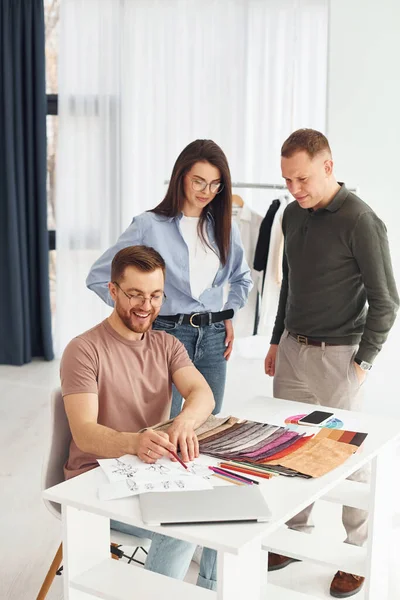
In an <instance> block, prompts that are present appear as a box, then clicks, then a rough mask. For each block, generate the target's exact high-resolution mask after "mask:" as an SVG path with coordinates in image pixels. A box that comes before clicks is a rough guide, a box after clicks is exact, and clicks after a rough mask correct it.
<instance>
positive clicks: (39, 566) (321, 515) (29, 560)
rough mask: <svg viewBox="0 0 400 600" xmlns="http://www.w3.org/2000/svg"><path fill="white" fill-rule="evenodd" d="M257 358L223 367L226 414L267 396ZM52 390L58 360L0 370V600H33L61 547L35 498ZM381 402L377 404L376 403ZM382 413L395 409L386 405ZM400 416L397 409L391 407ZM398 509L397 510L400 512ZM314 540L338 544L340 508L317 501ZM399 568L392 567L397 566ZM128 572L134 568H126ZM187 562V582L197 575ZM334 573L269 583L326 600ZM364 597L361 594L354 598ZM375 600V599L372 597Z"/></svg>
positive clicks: (57, 585) (303, 573)
mask: <svg viewBox="0 0 400 600" xmlns="http://www.w3.org/2000/svg"><path fill="white" fill-rule="evenodd" d="M262 367H263V364H262V361H261V360H260V359H243V358H240V357H239V356H238V355H236V356H234V357H233V359H232V360H231V362H230V364H229V371H228V381H227V391H226V401H225V407H224V409H225V412H231V413H232V414H234V410H235V407H237V406H238V405H240V404H241V403H244V402H246V400H248V399H250V398H252V397H254V396H256V395H272V388H271V380H270V379H269V378H267V377H266V376H265V375H264V374H263V370H262ZM57 385H58V362H57V361H54V362H52V363H44V362H34V363H32V364H30V365H26V366H24V367H22V368H18V367H5V366H0V398H1V400H0V440H1V441H0V445H1V447H0V490H1V493H0V532H1V536H0V599H1V600H33V599H35V598H36V595H37V593H38V590H39V588H40V586H41V583H42V581H43V578H44V576H45V574H46V572H47V569H48V567H49V565H50V562H51V560H52V558H53V555H54V553H55V551H56V549H57V547H58V545H59V542H60V523H59V521H57V520H56V519H55V518H54V517H53V516H52V515H50V513H48V512H47V510H46V508H45V507H44V505H43V502H42V500H41V484H40V474H41V463H42V456H43V452H44V448H45V447H46V441H47V435H48V405H49V395H50V391H51V390H52V388H54V387H56V386H57ZM380 404H381V403H380ZM385 412H387V413H390V412H393V410H392V407H391V406H386V409H385ZM397 414H398V415H399V416H400V407H399V408H398V409H397ZM399 512H400V509H399ZM314 520H315V522H316V526H317V531H316V535H321V536H324V537H321V543H326V541H327V540H328V539H329V537H330V536H333V537H335V538H336V539H343V536H344V530H343V528H342V525H341V521H340V507H338V506H334V505H330V504H328V503H326V502H319V503H317V506H316V510H315V519H314ZM399 543H400V515H396V516H395V519H394V528H393V532H392V548H391V571H390V573H391V574H390V585H391V594H390V598H391V599H392V598H393V599H396V598H400V572H399V571H400V570H399V569H398V556H399V552H398V548H399ZM396 563H397V564H396ZM132 568H135V567H133V566H132ZM197 568H198V567H197V565H196V564H195V563H192V566H191V568H190V571H189V573H188V580H190V581H193V580H195V578H196V570H197ZM333 574H334V572H333V571H331V570H329V569H326V568H322V567H316V566H314V565H312V566H311V564H307V563H296V564H293V565H290V566H289V567H288V568H287V569H284V570H282V571H280V572H278V573H273V574H271V575H270V581H271V582H272V583H277V584H281V585H283V586H285V587H289V588H293V589H297V590H299V591H302V592H304V593H309V594H314V595H315V596H316V597H320V598H330V596H329V593H328V589H329V583H330V580H331V577H332V576H333ZM356 597H357V599H358V600H362V598H363V594H362V593H360V594H359V595H358V596H356ZM47 598H48V600H62V598H63V593H62V577H56V579H55V581H54V583H53V586H52V588H51V590H50V592H49V594H48V596H47ZM376 600H379V599H378V598H377V599H376Z"/></svg>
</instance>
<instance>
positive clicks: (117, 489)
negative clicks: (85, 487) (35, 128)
mask: <svg viewBox="0 0 400 600" xmlns="http://www.w3.org/2000/svg"><path fill="white" fill-rule="evenodd" d="M212 487H213V486H212V485H211V483H210V481H208V480H207V479H204V478H203V477H196V475H193V476H192V477H188V476H186V477H185V476H184V477H181V478H179V477H177V478H176V479H169V478H165V477H164V478H160V479H159V480H158V481H147V482H145V481H135V480H134V479H132V478H130V477H128V478H127V479H125V480H123V481H114V482H113V483H105V484H104V485H101V486H100V487H99V489H98V496H99V499H100V500H116V499H117V498H126V497H128V496H136V495H137V494H145V493H148V492H179V491H181V492H188V491H195V490H209V489H212Z"/></svg>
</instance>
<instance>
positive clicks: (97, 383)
mask: <svg viewBox="0 0 400 600" xmlns="http://www.w3.org/2000/svg"><path fill="white" fill-rule="evenodd" d="M164 276H165V263H164V260H163V259H162V257H161V256H160V255H159V254H158V252H156V251H155V250H154V249H153V248H149V247H146V246H131V247H128V248H124V249H123V250H121V251H120V252H118V253H117V254H116V256H115V257H114V260H113V262H112V268H111V280H112V281H111V282H110V283H109V284H108V285H109V290H110V294H111V296H112V298H113V300H114V311H113V312H112V314H111V315H110V317H109V318H108V319H106V320H105V321H103V322H102V323H100V324H99V325H97V326H96V327H94V328H93V329H90V330H89V331H86V332H85V333H83V334H82V335H79V336H78V337H76V338H74V339H73V340H72V341H71V342H70V343H69V344H68V346H67V348H66V349H65V351H64V354H63V357H62V361H61V387H62V394H63V398H64V404H65V410H66V413H67V417H68V421H69V425H70V428H71V433H72V438H73V440H72V441H71V447H70V453H69V458H68V461H67V463H66V465H65V476H66V478H67V479H68V478H70V477H74V476H75V475H79V474H81V473H84V472H85V471H88V470H89V469H94V468H95V467H97V466H98V464H97V462H96V459H97V458H114V457H119V456H123V455H124V454H136V455H137V456H138V457H139V458H140V459H141V460H143V461H144V462H146V463H154V462H155V461H156V460H157V459H158V458H160V457H162V456H168V457H171V454H170V450H172V451H176V450H177V448H179V450H180V452H181V455H182V459H183V460H184V461H188V460H193V459H194V458H196V457H197V456H198V455H199V446H198V441H197V437H196V435H195V433H194V430H195V429H196V428H197V427H199V426H200V425H201V424H202V423H203V422H204V421H205V420H206V419H207V417H208V416H209V415H210V414H211V412H212V410H213V408H214V399H213V395H212V392H211V389H210V387H209V386H208V384H207V382H206V380H205V379H204V377H203V376H202V375H201V373H199V371H197V369H196V368H195V367H194V366H193V364H192V362H191V361H190V359H189V357H188V354H187V352H186V350H185V348H184V346H183V344H182V343H181V342H179V341H178V340H177V339H176V338H175V337H173V336H172V335H169V334H167V333H165V332H164V331H153V330H152V329H151V326H152V323H153V321H154V320H155V319H156V317H157V315H158V313H159V312H160V308H161V305H162V302H163V299H164ZM172 383H174V384H175V385H176V387H177V389H178V390H179V392H180V393H181V394H182V396H183V398H186V401H185V403H184V405H183V408H182V411H181V413H180V414H179V415H178V416H177V417H176V418H175V420H174V422H173V423H172V424H171V427H170V428H169V430H168V433H165V432H159V433H158V432H156V431H153V430H152V429H151V426H152V425H155V424H156V423H159V422H160V421H165V420H167V419H168V418H169V414H170V408H171V394H172ZM143 428H150V429H146V430H145V431H142V432H140V430H142V429H143ZM111 527H112V528H113V529H117V530H119V531H123V532H125V533H132V534H133V535H136V536H139V537H147V538H150V539H151V540H152V544H151V547H150V550H149V554H148V556H147V560H146V565H145V568H146V569H148V570H150V571H155V572H157V573H161V574H163V575H168V576H170V577H175V578H178V579H183V578H184V577H185V574H186V571H187V569H188V567H189V564H190V561H191V559H192V556H193V553H194V550H195V547H196V546H195V544H190V543H188V542H183V541H180V540H176V539H173V538H171V537H168V536H165V535H160V534H155V533H152V532H149V531H144V530H142V529H138V528H135V527H132V526H130V525H126V524H123V523H119V522H115V521H111ZM197 583H198V585H200V586H201V587H205V588H207V589H215V586H216V552H215V551H214V550H210V549H207V548H205V549H204V550H203V556H202V560H201V564H200V575H199V578H198V582H197Z"/></svg>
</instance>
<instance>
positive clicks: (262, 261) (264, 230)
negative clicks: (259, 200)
mask: <svg viewBox="0 0 400 600" xmlns="http://www.w3.org/2000/svg"><path fill="white" fill-rule="evenodd" d="M280 204H281V203H280V200H273V201H272V203H271V205H270V207H269V209H268V210H267V214H266V215H265V217H264V218H263V220H262V222H261V225H260V230H259V233H258V239H257V244H256V250H255V253H254V263H253V267H254V269H255V270H256V271H263V272H265V270H266V268H267V259H268V251H269V244H270V238H271V229H272V224H273V222H274V219H275V215H276V213H277V211H278V209H279V207H280ZM249 264H250V263H249Z"/></svg>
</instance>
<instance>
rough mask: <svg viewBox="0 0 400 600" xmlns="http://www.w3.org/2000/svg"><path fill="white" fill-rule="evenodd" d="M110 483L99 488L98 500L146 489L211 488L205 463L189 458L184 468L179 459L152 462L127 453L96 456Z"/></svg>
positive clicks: (209, 476)
mask: <svg viewBox="0 0 400 600" xmlns="http://www.w3.org/2000/svg"><path fill="white" fill-rule="evenodd" d="M98 463H99V465H100V467H101V468H102V470H103V471H104V473H105V474H106V476H107V479H108V481H109V483H107V484H104V485H102V486H101V487H100V488H99V490H98V495H99V498H100V500H113V499H116V498H125V497H127V496H135V495H136V494H143V493H146V492H153V491H154V492H168V491H174V492H176V491H179V490H181V491H183V492H184V491H188V490H190V491H193V490H206V489H211V488H212V484H211V475H212V473H211V471H210V470H209V469H208V467H207V466H205V465H204V464H200V463H197V462H196V461H192V462H188V463H186V464H187V467H188V468H187V469H184V468H183V467H182V465H181V464H180V463H178V462H174V461H172V460H170V459H169V458H165V457H163V458H160V459H159V460H158V461H157V462H155V463H153V464H147V463H144V462H143V461H141V460H140V459H139V458H138V457H137V456H132V455H130V454H126V455H124V456H121V457H120V458H105V459H99V460H98Z"/></svg>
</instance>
